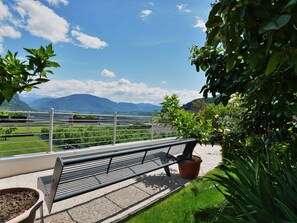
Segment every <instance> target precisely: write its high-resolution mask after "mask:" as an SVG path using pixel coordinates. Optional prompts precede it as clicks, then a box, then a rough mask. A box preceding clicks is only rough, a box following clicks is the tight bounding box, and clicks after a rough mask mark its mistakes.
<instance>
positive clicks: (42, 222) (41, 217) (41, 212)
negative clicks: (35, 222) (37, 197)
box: [39, 203, 44, 223]
mask: <svg viewBox="0 0 297 223" xmlns="http://www.w3.org/2000/svg"><path fill="white" fill-rule="evenodd" d="M39 210H40V223H44V219H43V203H42V204H41V206H40V208H39Z"/></svg>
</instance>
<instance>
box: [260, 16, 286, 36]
mask: <svg viewBox="0 0 297 223" xmlns="http://www.w3.org/2000/svg"><path fill="white" fill-rule="evenodd" d="M290 19H291V14H284V15H278V16H274V17H273V18H272V19H271V20H269V21H267V22H264V23H262V24H261V25H260V27H259V29H258V33H259V34H263V33H265V32H266V31H269V30H279V29H280V28H282V27H283V26H285V25H286V24H287V23H288V22H289V21H290Z"/></svg>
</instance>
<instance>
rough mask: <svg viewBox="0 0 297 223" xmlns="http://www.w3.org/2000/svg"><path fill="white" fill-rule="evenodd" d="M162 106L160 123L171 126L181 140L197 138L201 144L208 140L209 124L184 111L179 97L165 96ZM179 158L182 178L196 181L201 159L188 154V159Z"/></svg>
mask: <svg viewBox="0 0 297 223" xmlns="http://www.w3.org/2000/svg"><path fill="white" fill-rule="evenodd" d="M161 105H162V110H161V112H160V113H159V122H165V123H167V124H170V125H171V126H172V128H173V129H174V130H175V131H176V134H177V136H178V137H179V138H184V139H186V138H195V139H196V140H197V141H198V143H200V144H202V143H204V142H206V141H207V140H208V135H209V133H208V131H209V125H208V123H204V122H203V121H202V120H199V119H197V117H196V115H195V114H194V113H190V112H188V111H185V110H184V109H182V108H181V107H180V105H179V99H178V97H177V95H175V94H173V95H172V96H165V98H164V102H162V103H161ZM177 158H178V159H181V160H182V161H181V162H179V164H178V167H179V171H180V175H181V177H182V178H185V179H194V178H195V177H197V176H198V174H199V170H200V164H201V162H202V159H201V157H199V156H196V155H193V154H188V155H187V156H186V157H183V155H180V156H178V157H177Z"/></svg>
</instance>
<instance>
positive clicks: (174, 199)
mask: <svg viewBox="0 0 297 223" xmlns="http://www.w3.org/2000/svg"><path fill="white" fill-rule="evenodd" d="M214 174H216V175H221V174H222V171H221V170H220V169H215V170H213V171H211V172H209V173H207V174H206V176H205V177H202V178H200V179H196V180H194V181H192V182H191V184H190V185H189V186H187V187H185V188H184V189H182V190H180V191H179V192H177V193H175V194H173V195H172V196H170V197H169V198H167V199H165V200H163V201H161V202H159V203H158V204H156V205H154V206H153V207H151V208H149V209H148V210H146V211H142V212H140V213H138V214H137V215H136V216H134V217H132V218H130V219H128V220H127V221H126V222H128V223H140V222H141V223H146V222H147V223H150V222H160V223H170V222H171V223H175V222H188V223H191V222H201V223H202V222H209V221H210V220H211V219H212V218H213V217H212V216H213V215H211V214H209V213H207V212H206V211H204V209H214V208H215V209H216V208H218V207H219V204H221V203H222V202H223V200H224V197H223V196H222V194H221V193H220V192H219V191H218V190H217V189H216V187H215V186H214V184H213V182H212V181H210V180H208V178H207V177H212V176H213V175H214Z"/></svg>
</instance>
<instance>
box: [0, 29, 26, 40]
mask: <svg viewBox="0 0 297 223" xmlns="http://www.w3.org/2000/svg"><path fill="white" fill-rule="evenodd" d="M3 37H10V38H15V39H17V38H20V37H21V33H20V32H19V31H17V30H15V29H14V28H13V27H12V26H8V25H3V26H1V25H0V42H2V41H3Z"/></svg>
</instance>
